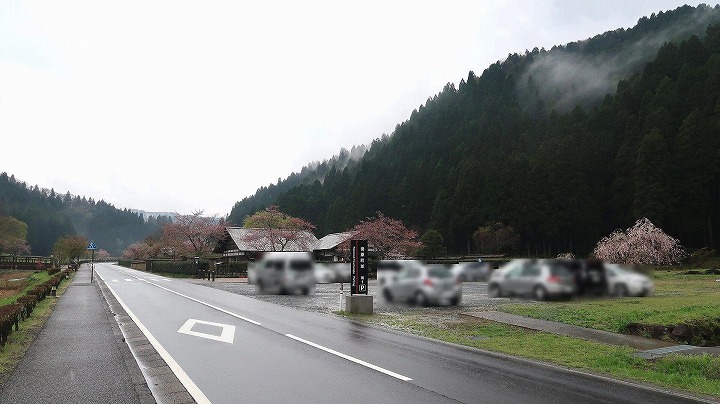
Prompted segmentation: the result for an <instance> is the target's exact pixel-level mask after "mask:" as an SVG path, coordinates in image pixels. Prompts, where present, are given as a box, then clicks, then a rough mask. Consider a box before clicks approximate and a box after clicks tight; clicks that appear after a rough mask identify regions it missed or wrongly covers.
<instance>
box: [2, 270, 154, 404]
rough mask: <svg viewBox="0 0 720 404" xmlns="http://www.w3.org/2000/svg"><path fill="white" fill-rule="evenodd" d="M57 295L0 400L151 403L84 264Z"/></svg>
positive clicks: (130, 354) (148, 392)
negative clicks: (45, 321) (53, 304)
mask: <svg viewBox="0 0 720 404" xmlns="http://www.w3.org/2000/svg"><path fill="white" fill-rule="evenodd" d="M48 299H54V298H53V297H48ZM58 299H59V300H58V302H57V305H56V306H55V308H54V310H53V312H52V314H51V315H50V317H49V318H48V321H47V323H46V324H45V326H44V327H43V329H42V330H41V331H40V333H39V334H38V335H37V337H36V338H35V341H33V343H32V344H31V345H30V348H29V349H28V351H27V353H26V354H25V356H24V357H23V359H22V361H21V362H20V363H19V364H18V366H17V367H16V368H15V370H14V372H13V373H12V375H10V377H9V378H8V380H7V381H6V382H5V383H4V385H3V386H2V390H0V403H55V402H58V403H102V404H107V403H132V404H136V403H154V402H155V400H154V398H153V396H152V393H151V392H150V389H149V388H148V387H147V384H146V382H145V378H144V377H143V375H142V373H141V372H140V369H139V368H138V365H137V362H136V361H135V359H134V357H133V355H132V353H131V352H130V349H129V348H128V346H127V344H125V343H124V342H123V337H122V334H121V333H120V329H119V328H118V325H117V322H116V321H115V319H114V317H113V315H112V313H111V312H110V310H109V308H108V304H107V303H106V301H105V299H103V296H102V294H101V292H100V289H99V288H98V285H97V281H96V282H93V283H90V269H89V267H88V266H87V265H83V266H81V268H80V270H79V271H78V272H77V273H76V274H75V278H74V279H73V281H72V283H71V284H70V285H69V286H68V288H67V290H66V291H65V293H63V294H62V296H60V297H59V298H58ZM20 326H21V327H22V324H21V325H20Z"/></svg>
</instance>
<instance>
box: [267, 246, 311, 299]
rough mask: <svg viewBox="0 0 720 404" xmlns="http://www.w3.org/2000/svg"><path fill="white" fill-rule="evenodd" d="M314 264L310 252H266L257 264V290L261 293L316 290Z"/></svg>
mask: <svg viewBox="0 0 720 404" xmlns="http://www.w3.org/2000/svg"><path fill="white" fill-rule="evenodd" d="M314 265H315V262H314V261H313V258H312V255H311V254H310V253H305V252H268V253H265V254H264V255H263V256H262V258H260V261H258V263H257V264H256V265H255V271H254V272H255V276H254V278H255V279H254V281H255V291H256V293H259V294H289V293H292V294H298V293H302V294H303V295H307V294H309V293H312V292H314V291H315V272H314V270H313V267H314Z"/></svg>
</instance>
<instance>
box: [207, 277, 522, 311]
mask: <svg viewBox="0 0 720 404" xmlns="http://www.w3.org/2000/svg"><path fill="white" fill-rule="evenodd" d="M193 282H197V283H199V284H202V285H205V286H208V287H212V288H216V289H221V290H225V291H228V292H231V293H236V294H239V295H243V296H248V297H252V298H254V299H258V300H262V301H266V302H270V303H275V304H280V305H283V306H289V307H295V308H298V309H302V310H307V311H314V312H318V313H331V312H334V311H339V310H340V301H341V300H342V299H341V294H340V293H341V291H340V284H339V283H327V284H318V285H317V286H316V288H315V293H314V294H310V295H307V296H303V295H258V294H256V293H255V286H254V285H248V284H247V283H241V282H209V281H203V280H193ZM368 286H369V289H370V295H372V296H373V307H374V309H375V312H376V313H385V312H387V313H391V312H395V313H396V312H403V311H416V310H418V309H419V308H418V307H417V306H412V305H408V304H388V303H387V302H385V301H384V300H383V298H382V297H379V293H378V288H377V281H376V280H374V279H371V280H370V281H369V284H368ZM349 290H350V285H349V284H348V283H345V284H344V291H345V293H350V292H349ZM508 301H509V299H507V298H494V299H493V298H489V297H488V296H487V283H486V282H465V283H463V292H462V302H461V303H460V305H459V306H440V307H428V308H422V309H423V310H427V311H445V312H449V313H452V312H462V311H472V310H492V309H493V308H495V307H497V306H498V305H500V304H503V303H507V302H508ZM344 304H345V302H344V301H343V305H344ZM343 308H344V306H343Z"/></svg>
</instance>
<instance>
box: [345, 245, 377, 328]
mask: <svg viewBox="0 0 720 404" xmlns="http://www.w3.org/2000/svg"><path fill="white" fill-rule="evenodd" d="M345 300H346V303H347V304H346V305H345V307H346V310H347V311H349V312H350V313H360V314H372V312H373V297H372V296H369V295H368V241H367V240H350V296H346V299H345Z"/></svg>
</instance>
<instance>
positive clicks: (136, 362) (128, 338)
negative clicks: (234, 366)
mask: <svg viewBox="0 0 720 404" xmlns="http://www.w3.org/2000/svg"><path fill="white" fill-rule="evenodd" d="M95 279H96V280H97V284H98V287H99V288H100V291H101V292H102V294H103V297H104V298H105V301H106V302H107V304H108V306H109V308H110V312H109V313H108V316H109V317H114V318H115V321H116V322H117V324H118V328H114V329H113V332H115V334H116V336H117V337H118V340H119V343H120V342H124V343H125V345H126V346H127V347H128V348H129V350H123V358H124V359H125V364H126V365H127V367H128V369H129V370H130V375H131V378H132V381H133V384H134V385H135V390H136V391H137V392H138V396H139V397H140V401H141V403H148V404H150V403H156V402H157V403H159V404H175V403H178V404H185V403H195V400H194V399H193V398H192V396H191V395H190V394H189V393H188V392H187V390H186V389H185V386H184V385H183V384H182V383H181V382H180V380H178V378H177V376H175V374H174V373H173V371H172V370H171V369H170V367H169V366H168V364H167V363H166V362H165V361H164V360H163V359H162V357H161V356H160V354H158V352H157V351H156V350H155V348H154V347H153V346H152V344H151V343H150V341H148V339H147V338H146V337H145V334H143V332H142V331H141V330H140V328H138V326H137V325H136V324H135V322H133V320H132V319H131V318H130V316H129V315H128V314H127V312H125V309H123V307H122V305H121V304H120V302H118V301H117V299H116V298H115V296H114V295H113V293H112V292H111V291H110V289H109V288H108V287H107V285H106V284H105V282H104V281H103V280H102V279H101V278H100V277H99V276H96V277H95Z"/></svg>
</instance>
